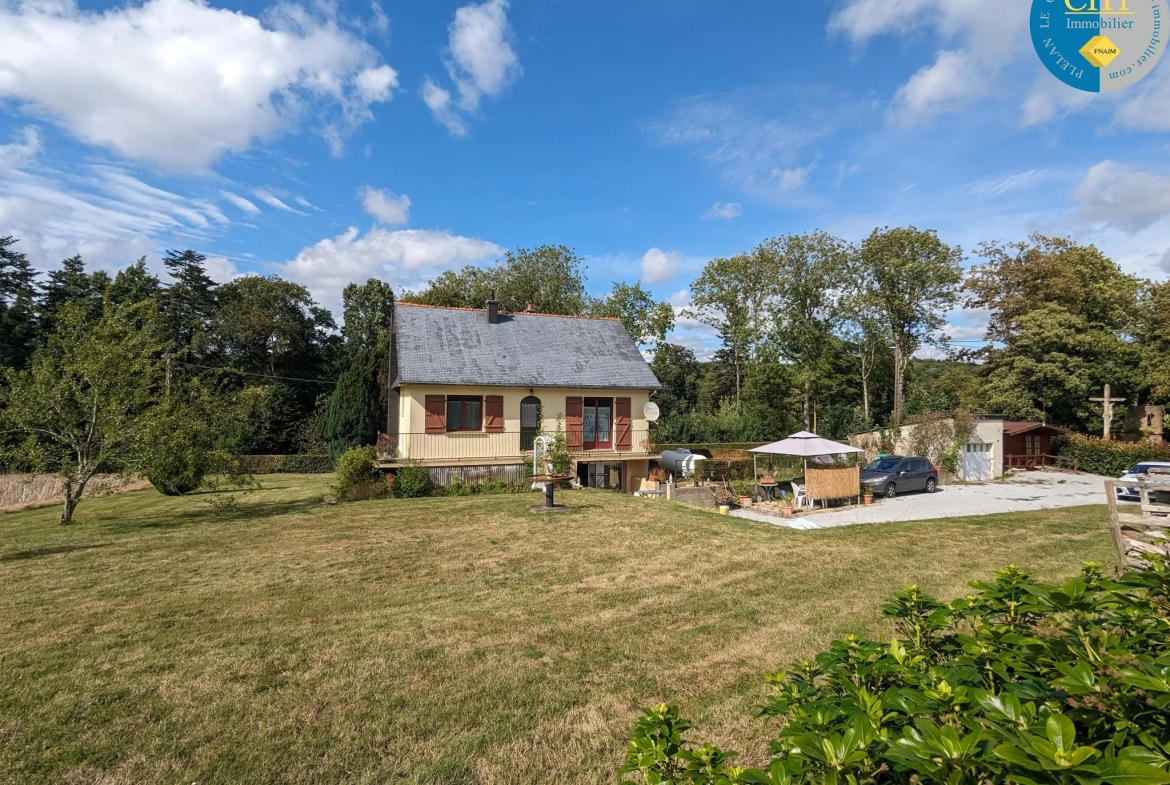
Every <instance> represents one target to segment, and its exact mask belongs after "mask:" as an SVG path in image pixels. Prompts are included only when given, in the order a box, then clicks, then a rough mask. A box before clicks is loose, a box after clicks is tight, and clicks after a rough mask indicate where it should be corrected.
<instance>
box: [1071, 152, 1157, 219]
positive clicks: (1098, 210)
mask: <svg viewBox="0 0 1170 785" xmlns="http://www.w3.org/2000/svg"><path fill="white" fill-rule="evenodd" d="M1073 199H1074V200H1075V201H1076V202H1077V213H1076V217H1077V218H1078V219H1079V220H1080V221H1082V222H1086V223H1093V224H1105V225H1109V226H1113V227H1116V228H1118V229H1123V230H1128V231H1131V232H1138V231H1141V230H1143V229H1147V228H1149V227H1150V226H1152V225H1153V224H1155V223H1157V222H1158V221H1161V220H1162V219H1164V218H1167V217H1170V177H1167V176H1165V175H1160V174H1154V173H1153V172H1142V171H1138V170H1135V169H1133V168H1131V167H1130V166H1128V165H1126V164H1123V163H1118V162H1116V161H1102V162H1101V163H1099V164H1097V165H1096V166H1093V167H1092V168H1090V169H1089V171H1088V172H1086V173H1085V177H1084V179H1083V180H1081V182H1080V184H1079V185H1077V187H1076V189H1075V190H1074V191H1073Z"/></svg>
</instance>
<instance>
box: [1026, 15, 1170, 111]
mask: <svg viewBox="0 0 1170 785" xmlns="http://www.w3.org/2000/svg"><path fill="white" fill-rule="evenodd" d="M1167 2H1168V0H1032V18H1031V28H1032V45H1033V46H1035V47H1036V54H1037V55H1039V56H1040V60H1041V61H1042V62H1043V63H1044V66H1045V67H1046V68H1047V69H1048V70H1049V72H1051V73H1052V75H1053V76H1055V77H1056V78H1057V79H1059V80H1060V81H1062V82H1064V83H1065V84H1066V85H1070V86H1072V87H1075V88H1077V89H1078V90H1086V91H1088V92H1091V93H1112V92H1115V91H1117V90H1123V89H1125V88H1126V87H1129V86H1130V85H1132V84H1134V83H1136V82H1139V81H1141V80H1142V79H1144V78H1145V76H1146V75H1147V74H1148V73H1150V71H1151V70H1153V68H1154V66H1155V65H1156V64H1157V63H1158V60H1160V59H1161V57H1162V50H1163V49H1165V48H1166V38H1167V35H1166V34H1167V25H1170V10H1168V8H1167Z"/></svg>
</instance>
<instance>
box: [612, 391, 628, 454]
mask: <svg viewBox="0 0 1170 785" xmlns="http://www.w3.org/2000/svg"><path fill="white" fill-rule="evenodd" d="M613 424H614V430H615V431H616V434H615V438H614V449H615V450H618V451H619V452H629V450H630V447H631V445H632V443H633V434H632V433H631V432H630V427H631V425H632V424H631V422H630V399H629V398H614V400H613Z"/></svg>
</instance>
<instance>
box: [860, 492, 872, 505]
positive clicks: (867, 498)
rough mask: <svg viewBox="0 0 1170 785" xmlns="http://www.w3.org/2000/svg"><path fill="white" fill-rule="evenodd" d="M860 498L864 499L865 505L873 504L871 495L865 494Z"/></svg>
mask: <svg viewBox="0 0 1170 785" xmlns="http://www.w3.org/2000/svg"><path fill="white" fill-rule="evenodd" d="M862 498H864V499H865V503H866V504H873V494H872V493H867V494H865V496H863V497H862Z"/></svg>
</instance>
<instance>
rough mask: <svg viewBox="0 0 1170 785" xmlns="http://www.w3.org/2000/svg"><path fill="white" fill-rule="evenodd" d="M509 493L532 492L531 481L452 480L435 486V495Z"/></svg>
mask: <svg viewBox="0 0 1170 785" xmlns="http://www.w3.org/2000/svg"><path fill="white" fill-rule="evenodd" d="M510 493H532V482H531V481H528V480H523V481H517V482H507V481H506V480H480V481H479V482H463V481H462V480H452V481H451V482H450V483H448V484H447V485H446V486H444V487H441V488H436V489H435V491H434V495H435V496H481V495H495V494H510Z"/></svg>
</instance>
